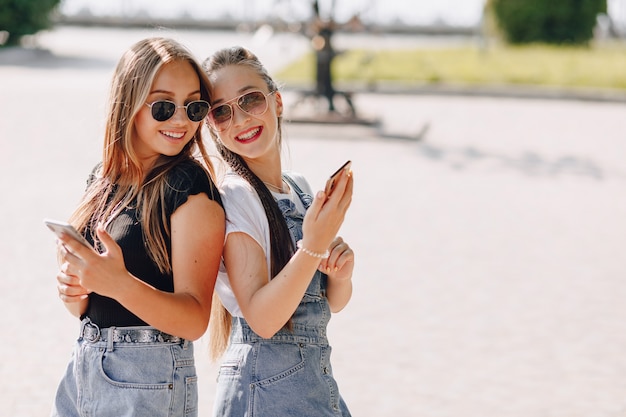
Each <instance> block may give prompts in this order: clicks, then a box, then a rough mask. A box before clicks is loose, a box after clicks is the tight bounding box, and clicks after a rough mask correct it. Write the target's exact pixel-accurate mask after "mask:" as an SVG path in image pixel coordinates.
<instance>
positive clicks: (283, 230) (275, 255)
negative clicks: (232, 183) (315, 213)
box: [217, 143, 295, 277]
mask: <svg viewBox="0 0 626 417" xmlns="http://www.w3.org/2000/svg"><path fill="white" fill-rule="evenodd" d="M217 149H218V151H219V152H220V154H221V155H222V157H223V158H224V160H225V161H226V163H228V165H229V166H230V167H231V168H232V169H233V171H235V172H236V173H237V174H238V175H240V176H241V177H242V178H244V179H245V180H246V181H248V183H249V184H250V185H251V186H252V187H253V188H254V190H255V191H256V193H257V195H258V196H259V199H260V200H261V204H262V205H263V209H264V210H265V215H266V216H267V220H268V223H269V224H270V228H269V229H270V252H271V256H270V259H271V271H272V276H273V277H274V276H276V275H278V273H279V272H280V271H281V270H282V269H283V268H284V267H285V265H287V262H289V260H290V259H291V256H292V255H293V253H294V252H295V247H294V245H293V241H292V239H291V233H290V232H289V227H288V226H287V222H286V221H285V218H284V217H283V213H282V212H281V211H280V208H279V207H278V204H276V200H275V199H274V196H273V195H272V193H271V192H270V191H269V190H268V188H267V187H266V186H265V184H263V181H261V179H260V178H259V177H258V176H257V175H256V174H255V173H254V172H252V170H250V168H249V167H248V164H246V161H244V160H243V158H242V157H241V156H240V155H237V154H236V153H233V152H231V151H230V150H228V149H227V148H226V147H225V146H224V145H223V144H221V143H219V144H217Z"/></svg>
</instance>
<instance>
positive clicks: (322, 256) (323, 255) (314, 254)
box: [296, 240, 330, 259]
mask: <svg viewBox="0 0 626 417" xmlns="http://www.w3.org/2000/svg"><path fill="white" fill-rule="evenodd" d="M296 246H297V247H298V249H300V250H301V251H302V252H304V253H306V254H307V255H309V256H312V257H314V258H319V259H326V258H328V257H329V256H330V252H328V249H326V251H325V252H324V253H319V252H313V251H312V250H310V249H307V248H305V247H304V246H302V241H301V240H299V241H298V243H296Z"/></svg>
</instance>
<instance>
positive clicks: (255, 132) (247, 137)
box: [235, 127, 261, 142]
mask: <svg viewBox="0 0 626 417" xmlns="http://www.w3.org/2000/svg"><path fill="white" fill-rule="evenodd" d="M260 133H261V128H260V127H256V128H254V129H250V130H248V131H247V132H246V133H243V134H241V135H239V136H237V137H236V138H235V139H237V140H238V141H239V142H249V141H251V140H253V139H255V138H257V137H258V136H259V134H260Z"/></svg>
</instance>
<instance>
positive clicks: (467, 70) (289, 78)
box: [276, 43, 626, 91]
mask: <svg viewBox="0 0 626 417" xmlns="http://www.w3.org/2000/svg"><path fill="white" fill-rule="evenodd" d="M314 59H315V57H314V54H313V53H312V52H311V53H310V54H307V55H306V56H304V57H302V58H301V59H300V60H299V61H297V62H294V63H293V64H292V65H290V66H288V67H287V68H284V69H283V70H282V71H281V72H279V73H278V74H276V77H277V78H278V79H280V80H281V81H284V82H286V83H294V84H299V83H306V82H312V80H314V79H315V73H314V68H315V62H314ZM332 70H333V76H334V80H335V81H336V82H338V83H362V84H365V85H369V86H375V85H377V84H379V83H387V84H394V83H398V84H402V85H416V86H418V85H424V84H444V85H462V86H494V85H495V86H501V85H511V84H512V85H517V86H537V87H556V88H582V89H589V88H590V89H608V90H622V91H626V44H623V43H621V44H620V43H605V44H602V45H596V46H593V47H557V46H547V45H530V46H519V47H512V46H502V45H498V46H496V45H493V46H489V48H486V49H480V48H479V47H478V46H467V47H454V48H439V49H433V48H424V49H411V50H400V49H398V50H365V49H355V50H349V51H346V52H345V53H343V54H341V55H339V56H338V57H337V58H336V59H335V61H333V68H332Z"/></svg>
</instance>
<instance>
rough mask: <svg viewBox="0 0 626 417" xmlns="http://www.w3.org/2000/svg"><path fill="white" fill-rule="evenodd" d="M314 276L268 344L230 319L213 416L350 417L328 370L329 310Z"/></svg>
mask: <svg viewBox="0 0 626 417" xmlns="http://www.w3.org/2000/svg"><path fill="white" fill-rule="evenodd" d="M325 278H326V277H325V276H323V274H321V273H320V272H317V273H316V275H315V277H314V278H313V280H312V282H311V284H310V285H309V288H308V290H307V292H306V294H305V295H304V297H303V299H302V301H301V302H300V305H299V306H298V308H297V310H296V312H295V314H294V316H293V317H292V330H285V329H283V330H281V331H280V332H278V333H277V334H276V335H274V336H273V337H272V338H271V339H263V338H262V337H260V336H258V335H257V334H256V333H254V332H253V331H252V330H251V329H250V326H248V324H247V323H246V321H245V320H244V319H243V318H237V317H234V318H233V321H232V324H233V328H232V331H231V336H230V344H229V347H228V349H227V351H226V353H225V355H224V359H223V362H222V364H221V367H220V372H219V377H218V384H217V394H216V398H215V404H214V416H216V417H226V416H228V417H244V416H245V417H261V416H263V417H289V416H294V417H317V416H319V417H322V416H333V417H337V416H342V417H346V416H350V412H349V411H348V408H347V407H346V404H345V403H344V401H343V399H342V398H341V395H340V394H339V390H338V387H337V383H336V382H335V379H334V378H333V372H332V367H331V365H330V353H331V347H330V346H329V344H328V340H327V338H326V326H327V324H328V321H329V319H330V309H329V307H328V301H327V299H326V297H325V291H324V290H323V289H322V288H323V286H320V285H321V281H322V280H323V279H324V280H325Z"/></svg>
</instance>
